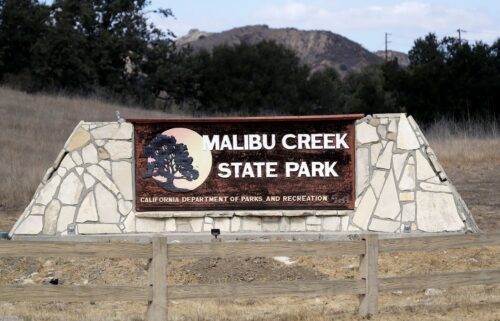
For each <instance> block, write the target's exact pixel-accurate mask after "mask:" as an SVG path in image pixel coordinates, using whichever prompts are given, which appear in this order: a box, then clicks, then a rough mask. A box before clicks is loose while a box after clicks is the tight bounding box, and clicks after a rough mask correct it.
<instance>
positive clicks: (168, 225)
mask: <svg viewBox="0 0 500 321" xmlns="http://www.w3.org/2000/svg"><path fill="white" fill-rule="evenodd" d="M165 231H166V232H175V231H177V225H176V224H175V218H168V219H167V220H166V221H165Z"/></svg>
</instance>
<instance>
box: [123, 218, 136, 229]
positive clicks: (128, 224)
mask: <svg viewBox="0 0 500 321" xmlns="http://www.w3.org/2000/svg"><path fill="white" fill-rule="evenodd" d="M123 226H124V232H126V233H135V232H136V230H135V213H129V214H128V215H127V217H126V218H125V220H124V221H123Z"/></svg>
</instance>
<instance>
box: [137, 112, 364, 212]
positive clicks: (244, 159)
mask: <svg viewBox="0 0 500 321" xmlns="http://www.w3.org/2000/svg"><path fill="white" fill-rule="evenodd" d="M362 117H363V115H342V116H323V117H300V118H297V117H271V118H257V119H256V118H222V119H177V120H140V119H136V120H130V121H131V122H132V123H133V124H134V129H135V135H134V142H135V146H134V147H135V148H134V150H135V205H136V211H138V212H140V211H159V210H160V211H161V210H167V211H168V210H177V211H179V210H221V209H224V210H228V209H235V210H238V209H240V210H247V209H254V210H265V209H354V198H355V196H354V188H355V187H354V151H355V145H354V127H355V124H354V122H355V120H356V119H360V118H362Z"/></svg>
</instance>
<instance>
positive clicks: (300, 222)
mask: <svg viewBox="0 0 500 321" xmlns="http://www.w3.org/2000/svg"><path fill="white" fill-rule="evenodd" d="M305 230H306V218H305V217H291V218H290V231H291V232H304V231H305Z"/></svg>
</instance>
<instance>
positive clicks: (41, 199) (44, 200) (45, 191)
mask: <svg viewBox="0 0 500 321" xmlns="http://www.w3.org/2000/svg"><path fill="white" fill-rule="evenodd" d="M60 183H61V178H60V177H59V176H53V177H52V178H51V179H50V180H49V181H48V182H47V184H45V185H44V186H43V187H42V188H41V190H40V192H39V193H38V196H37V198H36V201H35V202H36V203H38V204H43V205H47V204H49V202H50V201H52V198H53V197H54V194H55V193H56V190H57V188H58V187H59V184H60Z"/></svg>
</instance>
